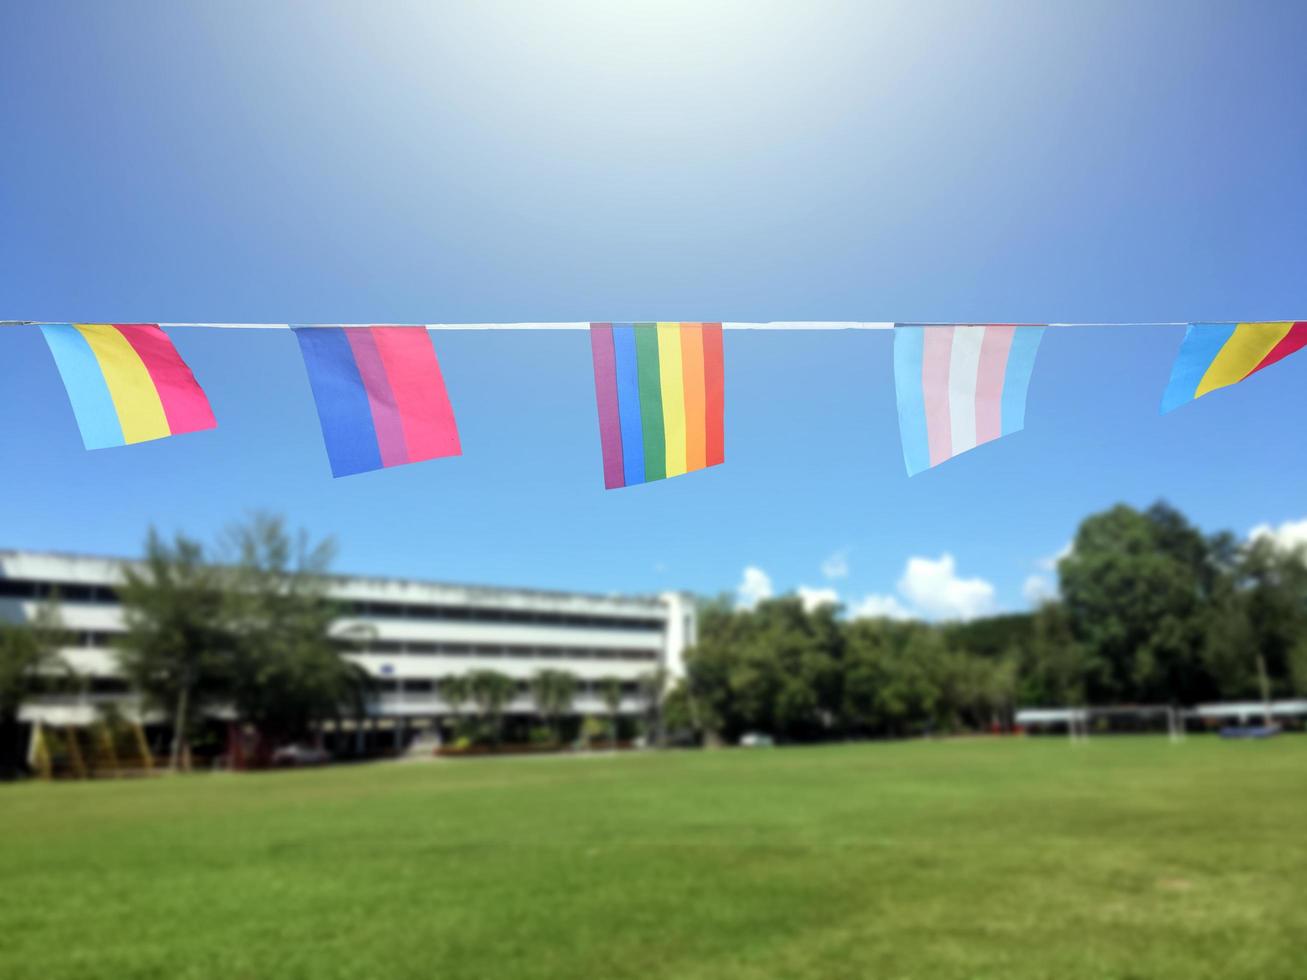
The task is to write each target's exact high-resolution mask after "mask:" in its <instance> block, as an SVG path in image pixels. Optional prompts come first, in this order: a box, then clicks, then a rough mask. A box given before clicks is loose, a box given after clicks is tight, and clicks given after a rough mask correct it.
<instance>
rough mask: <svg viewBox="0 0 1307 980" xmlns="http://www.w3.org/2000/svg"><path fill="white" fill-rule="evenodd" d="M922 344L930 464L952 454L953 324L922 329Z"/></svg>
mask: <svg viewBox="0 0 1307 980" xmlns="http://www.w3.org/2000/svg"><path fill="white" fill-rule="evenodd" d="M922 345H923V346H922V355H921V388H922V394H923V397H924V399H925V403H926V438H927V440H928V441H929V443H930V465H931V466H936V465H938V464H939V463H942V462H944V460H946V459H948V458H949V457H950V456H952V455H953V428H952V423H951V422H950V421H949V404H948V376H949V360H950V358H951V356H952V352H953V328H952V327H932V328H931V329H929V330H927V331H925V337H924V339H923V341H922Z"/></svg>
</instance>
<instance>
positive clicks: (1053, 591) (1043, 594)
mask: <svg viewBox="0 0 1307 980" xmlns="http://www.w3.org/2000/svg"><path fill="white" fill-rule="evenodd" d="M1021 594H1022V595H1024V596H1025V597H1026V602H1028V603H1030V604H1031V605H1032V606H1037V605H1039V604H1040V603H1041V602H1045V601H1047V600H1049V599H1053V598H1056V596H1057V586H1056V585H1054V584H1053V583H1052V582H1051V581H1049V579H1048V577H1047V576H1045V575H1031V576H1029V577H1027V578H1026V581H1025V584H1024V585H1023V586H1021Z"/></svg>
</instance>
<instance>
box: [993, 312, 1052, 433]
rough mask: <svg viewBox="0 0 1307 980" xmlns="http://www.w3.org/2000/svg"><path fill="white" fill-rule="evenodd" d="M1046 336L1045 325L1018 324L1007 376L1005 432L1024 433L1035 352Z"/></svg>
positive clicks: (1008, 357) (1010, 350)
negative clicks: (1022, 431)
mask: <svg viewBox="0 0 1307 980" xmlns="http://www.w3.org/2000/svg"><path fill="white" fill-rule="evenodd" d="M1043 339H1044V328H1043V327H1017V328H1016V330H1015V331H1013V333H1012V346H1011V347H1010V348H1009V349H1008V354H1007V371H1006V372H1005V373H1004V375H1003V402H1002V408H1001V411H1002V413H1003V431H1002V435H1005V436H1006V435H1011V434H1012V433H1013V432H1020V431H1021V430H1022V429H1023V428H1025V425H1026V390H1027V389H1028V388H1029V387H1030V375H1031V373H1032V372H1033V371H1034V370H1035V355H1036V354H1037V353H1039V342H1040V341H1041V340H1043Z"/></svg>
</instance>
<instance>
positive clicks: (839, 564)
mask: <svg viewBox="0 0 1307 980" xmlns="http://www.w3.org/2000/svg"><path fill="white" fill-rule="evenodd" d="M821 573H822V574H823V575H825V576H826V577H827V578H830V579H835V578H848V576H849V556H848V554H846V553H845V552H843V551H837V552H835V554H833V555H831V556H830V557H829V558H827V559H826V560H825V561H824V562H822V563H821Z"/></svg>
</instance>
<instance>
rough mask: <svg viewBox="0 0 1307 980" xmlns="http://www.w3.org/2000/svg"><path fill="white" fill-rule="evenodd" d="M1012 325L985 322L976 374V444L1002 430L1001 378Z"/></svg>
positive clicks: (1005, 370) (1004, 374)
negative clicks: (988, 324)
mask: <svg viewBox="0 0 1307 980" xmlns="http://www.w3.org/2000/svg"><path fill="white" fill-rule="evenodd" d="M1015 332H1016V327H1010V326H988V327H986V328H985V339H984V341H983V342H982V343H981V346H980V368H979V370H978V371H977V374H976V445H980V444H981V443H982V442H989V441H990V440H991V439H997V438H998V437H999V436H1001V435H1002V434H1003V378H1004V377H1005V376H1006V374H1007V356H1008V352H1009V351H1010V350H1011V349H1012V335H1013V334H1014V333H1015Z"/></svg>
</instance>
